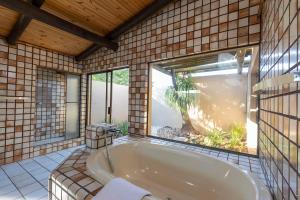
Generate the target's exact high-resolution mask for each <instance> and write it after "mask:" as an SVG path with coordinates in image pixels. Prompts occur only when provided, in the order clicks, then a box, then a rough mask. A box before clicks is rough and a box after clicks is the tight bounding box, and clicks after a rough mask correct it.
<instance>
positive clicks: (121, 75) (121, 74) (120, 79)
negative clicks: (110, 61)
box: [92, 69, 129, 85]
mask: <svg viewBox="0 0 300 200" xmlns="http://www.w3.org/2000/svg"><path fill="white" fill-rule="evenodd" d="M112 73H113V83H115V84H119V85H128V84H129V70H128V69H120V70H114V71H113V72H112ZM106 78H108V79H109V80H110V75H108V76H107V77H106V73H99V74H93V75H92V80H93V81H101V82H106Z"/></svg>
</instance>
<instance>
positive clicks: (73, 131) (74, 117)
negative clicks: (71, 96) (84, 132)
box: [66, 103, 79, 139]
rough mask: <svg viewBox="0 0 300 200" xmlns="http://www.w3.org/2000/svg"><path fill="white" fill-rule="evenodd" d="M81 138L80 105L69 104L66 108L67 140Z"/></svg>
mask: <svg viewBox="0 0 300 200" xmlns="http://www.w3.org/2000/svg"><path fill="white" fill-rule="evenodd" d="M77 137H79V104H78V103H67V106H66V139H71V138H77Z"/></svg>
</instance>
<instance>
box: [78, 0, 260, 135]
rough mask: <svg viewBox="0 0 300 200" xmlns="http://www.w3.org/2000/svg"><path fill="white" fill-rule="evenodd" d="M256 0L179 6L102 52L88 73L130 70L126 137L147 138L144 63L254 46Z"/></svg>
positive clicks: (189, 0) (202, 0) (204, 0)
mask: <svg viewBox="0 0 300 200" xmlns="http://www.w3.org/2000/svg"><path fill="white" fill-rule="evenodd" d="M259 10H260V0H240V1H238V0H181V1H179V0H177V1H174V2H172V3H170V4H169V5H167V6H166V7H165V8H163V9H162V10H161V11H159V12H158V13H157V14H155V15H154V16H152V17H150V18H148V19H147V20H145V21H144V22H142V23H141V24H139V25H137V26H136V27H134V28H133V29H132V30H130V31H128V32H127V33H125V34H123V35H122V36H121V37H120V38H119V45H120V46H119V49H118V51H116V52H114V51H111V50H105V49H100V50H99V51H98V52H96V53H95V54H94V55H91V56H90V57H89V58H88V59H86V60H85V61H84V62H83V64H84V65H85V67H86V71H87V72H95V71H101V70H107V69H111V68H116V67H121V66H125V65H128V66H129V67H130V86H129V87H130V88H129V93H130V94H129V122H130V128H129V132H130V133H131V134H141V135H145V134H146V129H147V98H148V97H147V93H148V91H147V87H148V63H149V62H151V61H154V60H160V59H166V58H173V57H177V56H184V55H188V54H193V53H202V52H210V51H215V50H221V49H227V48H236V47H240V46H246V45H252V44H257V43H258V42H259V40H260V16H259Z"/></svg>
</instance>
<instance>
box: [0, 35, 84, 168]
mask: <svg viewBox="0 0 300 200" xmlns="http://www.w3.org/2000/svg"><path fill="white" fill-rule="evenodd" d="M38 67H39V68H47V69H55V70H59V71H62V72H71V73H78V74H81V73H82V69H81V68H82V66H81V65H78V64H76V62H75V60H74V58H73V57H69V56H64V55H61V54H59V53H56V52H52V51H49V50H45V49H41V48H37V47H33V46H31V45H27V44H18V45H17V46H8V44H7V43H6V42H5V40H4V39H0V164H3V163H10V162H13V161H17V160H21V159H26V158H29V157H33V156H37V155H41V154H45V153H48V152H52V151H56V150H60V149H64V148H68V147H72V146H76V145H79V144H83V143H84V132H85V112H86V75H84V74H83V75H82V76H81V77H82V80H81V81H82V83H81V85H82V89H81V92H82V96H81V116H80V119H81V124H80V125H81V126H80V129H81V130H80V135H81V137H80V138H77V139H72V140H66V141H61V142H56V143H51V144H48V145H41V146H34V140H35V125H36V116H35V112H36V78H37V68H38Z"/></svg>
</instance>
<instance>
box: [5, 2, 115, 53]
mask: <svg viewBox="0 0 300 200" xmlns="http://www.w3.org/2000/svg"><path fill="white" fill-rule="evenodd" d="M0 5H1V6H4V7H6V8H9V9H11V10H14V11H16V12H19V13H21V14H23V15H25V16H27V17H29V18H32V19H36V20H38V21H40V22H43V23H45V24H48V25H50V26H53V27H55V28H58V29H60V30H63V31H65V32H69V33H71V34H74V35H77V36H79V37H81V38H84V39H86V40H89V41H92V42H94V43H96V44H98V45H99V46H102V47H107V48H109V49H113V50H116V49H117V48H118V44H117V43H115V42H112V41H110V40H109V39H107V38H105V37H102V36H99V35H97V34H95V33H93V32H90V31H88V30H85V29H83V28H81V27H79V26H77V25H74V24H72V23H70V22H68V21H66V20H63V19H61V18H59V17H57V16H55V15H52V14H50V13H48V12H46V11H44V10H41V9H39V8H36V7H35V6H32V5H30V4H28V3H26V2H23V1H21V0H0Z"/></svg>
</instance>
